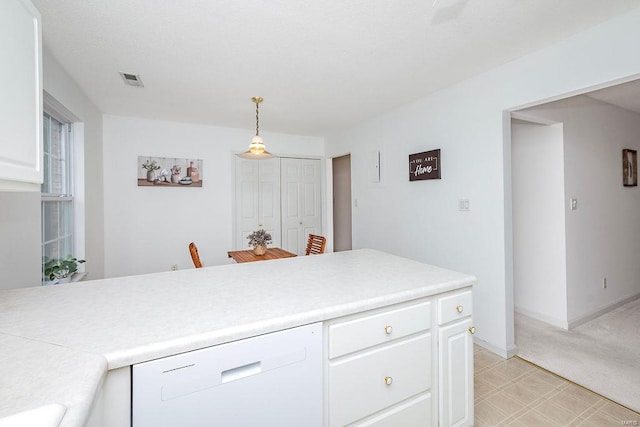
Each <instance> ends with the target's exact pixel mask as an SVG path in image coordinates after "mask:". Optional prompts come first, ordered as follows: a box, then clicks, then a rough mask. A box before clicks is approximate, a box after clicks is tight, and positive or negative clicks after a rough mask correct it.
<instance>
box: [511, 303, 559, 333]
mask: <svg viewBox="0 0 640 427" xmlns="http://www.w3.org/2000/svg"><path fill="white" fill-rule="evenodd" d="M513 311H515V312H516V313H519V314H522V315H525V316H527V317H530V318H532V319H535V320H539V321H541V322H544V323H547V324H549V325H553V326H556V327H558V328H562V329H565V330H569V323H568V322H566V321H563V320H560V319H556V318H555V317H551V316H547V315H546V314H542V313H538V312H535V311H531V310H527V309H526V308H522V307H520V306H515V307H514V308H513Z"/></svg>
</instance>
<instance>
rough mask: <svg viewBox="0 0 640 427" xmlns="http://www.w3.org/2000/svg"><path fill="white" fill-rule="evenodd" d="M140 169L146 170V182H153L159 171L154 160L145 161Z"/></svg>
mask: <svg viewBox="0 0 640 427" xmlns="http://www.w3.org/2000/svg"><path fill="white" fill-rule="evenodd" d="M142 168H143V169H146V170H147V181H149V182H153V181H155V180H156V171H157V170H158V169H160V166H159V165H158V163H157V162H156V161H155V160H147V161H146V162H144V163H143V164H142Z"/></svg>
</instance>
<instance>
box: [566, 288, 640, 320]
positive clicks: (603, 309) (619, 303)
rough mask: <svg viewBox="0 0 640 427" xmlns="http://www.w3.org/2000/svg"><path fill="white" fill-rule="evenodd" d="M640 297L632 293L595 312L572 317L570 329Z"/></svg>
mask: <svg viewBox="0 0 640 427" xmlns="http://www.w3.org/2000/svg"><path fill="white" fill-rule="evenodd" d="M638 298H640V294H636V295H632V296H630V297H627V298H624V299H621V300H619V301H617V302H614V303H613V304H609V305H607V306H604V307H602V308H601V309H599V310H596V311H594V312H592V313H590V314H586V315H584V316H580V317H577V318H575V319H572V320H570V321H569V325H568V326H569V329H573V328H575V327H577V326H580V325H582V324H584V323H587V322H589V321H590V320H593V319H595V318H596V317H600V316H602V315H603V314H605V313H608V312H610V311H611V310H615V309H616V308H618V307H620V306H623V305H625V304H626V303H628V302H631V301H634V300H636V299H638Z"/></svg>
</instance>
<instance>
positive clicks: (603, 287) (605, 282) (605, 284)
mask: <svg viewBox="0 0 640 427" xmlns="http://www.w3.org/2000/svg"><path fill="white" fill-rule="evenodd" d="M602 289H607V278H606V277H604V278H603V279H602Z"/></svg>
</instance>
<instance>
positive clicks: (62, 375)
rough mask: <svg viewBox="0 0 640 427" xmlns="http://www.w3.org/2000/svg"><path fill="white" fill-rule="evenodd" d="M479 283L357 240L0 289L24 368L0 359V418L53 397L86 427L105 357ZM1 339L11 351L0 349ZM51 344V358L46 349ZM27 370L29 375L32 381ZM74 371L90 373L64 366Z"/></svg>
mask: <svg viewBox="0 0 640 427" xmlns="http://www.w3.org/2000/svg"><path fill="white" fill-rule="evenodd" d="M474 281H475V278H474V277H472V276H469V275H466V274H462V273H457V272H453V271H450V270H444V269H440V268H437V267H433V266H429V265H426V264H422V263H419V262H415V261H411V260H408V259H405V258H400V257H396V256H392V255H389V254H385V253H382V252H378V251H374V250H370V249H361V250H355V251H349V252H339V253H332V254H325V255H322V256H307V257H296V258H287V259H279V260H272V261H261V262H254V263H243V264H233V265H223V266H216V267H208V268H202V269H193V270H181V271H172V272H166V273H157V274H149V275H141V276H131V277H122V278H114V279H105V280H94V281H87V282H79V283H75V284H68V285H57V286H48V287H37V288H27V289H15V290H8V291H1V292H0V348H2V353H1V354H0V357H1V360H0V361H2V362H4V363H3V365H5V364H6V365H7V366H9V367H11V366H15V367H17V368H16V369H10V368H7V369H5V368H4V367H2V368H0V369H1V370H0V375H2V376H1V377H0V378H2V384H3V386H2V387H0V417H3V416H7V415H10V414H12V413H14V412H18V411H22V410H25V409H31V408H34V407H37V406H39V405H43V404H50V403H58V404H61V405H63V406H65V407H66V408H67V413H66V415H65V417H64V419H63V423H62V424H61V425H82V424H83V422H84V421H79V420H84V419H85V418H86V416H87V414H88V411H89V409H90V405H91V402H92V401H93V398H94V397H95V392H96V390H97V389H99V387H100V385H101V381H102V379H103V378H104V375H105V372H106V369H107V366H108V369H115V368H119V367H122V366H127V365H131V364H134V363H139V362H144V361H147V360H152V359H156V358H160V357H165V356H169V355H172V354H177V353H182V352H185V351H189V350H194V349H198V348H203V347H208V346H211V345H216V344H220V343H224V342H229V341H233V340H237V339H242V338H247V337H251V336H255V335H259V334H263V333H269V332H273V331H277V330H281V329H286V328H290V327H294V326H300V325H304V324H309V323H314V322H318V321H324V320H328V319H332V318H336V317H340V316H344V315H348V314H352V313H356V312H360V311H365V310H370V309H374V308H378V307H382V306H386V305H389V304H394V303H399V302H404V301H408V300H412V299H415V298H420V297H424V296H429V295H433V294H436V293H440V292H444V291H447V290H453V289H457V288H460V287H463V286H468V285H470V284H472V283H473V282H474ZM5 341H6V342H10V343H11V348H12V349H15V353H14V350H12V351H11V352H6V351H5V350H4V349H5V348H8V347H6V346H5V345H4V343H5ZM33 346H43V347H46V348H42V349H40V350H35V349H33V348H32V347H33ZM49 352H51V355H55V357H56V358H53V356H52V358H51V359H48V357H49ZM29 354H38V355H40V356H34V357H35V358H28V357H26V356H28V355H29ZM39 357H40V358H42V357H44V359H45V360H46V363H44V362H43V360H41V359H39ZM76 359H77V360H76ZM105 360H106V362H105ZM7 362H8V363H7ZM49 362H50V363H49ZM32 366H35V367H36V368H37V370H34V369H32ZM20 370H22V371H23V372H31V373H32V375H31V376H29V377H28V381H25V380H24V378H22V377H21V376H20V375H21V374H20ZM74 370H76V371H81V372H88V373H89V374H88V376H82V375H74V374H73V372H69V371H74ZM13 372H16V374H14V373H13ZM75 377H80V378H75ZM85 377H86V378H85ZM56 379H62V384H60V385H59V386H60V387H65V386H66V387H67V388H71V389H74V390H73V391H72V390H69V393H68V394H67V393H63V394H61V393H56V392H55V388H56V387H58V385H54V386H51V387H49V386H48V385H47V387H45V388H41V387H40V384H55V380H56ZM52 380H53V381H52ZM78 380H79V381H80V385H84V384H83V382H84V381H89V382H90V383H91V384H90V385H91V387H93V389H92V390H89V389H91V387H89V389H88V388H87V387H83V388H81V389H77V388H76V386H75V381H78ZM5 383H6V384H9V385H10V386H9V387H5V386H4V384H5ZM14 384H15V387H14ZM31 389H34V390H35V389H41V390H42V394H43V395H44V396H42V397H41V398H40V397H39V398H38V399H34V400H33V401H32V402H29V396H28V393H27V391H28V390H31ZM49 389H50V390H49ZM14 390H16V392H15V393H14ZM49 391H50V392H51V393H49ZM74 391H77V393H75V392H74ZM78 395H82V396H84V399H85V400H83V399H82V398H78ZM87 402H88V406H87ZM83 417H84V418H83Z"/></svg>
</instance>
